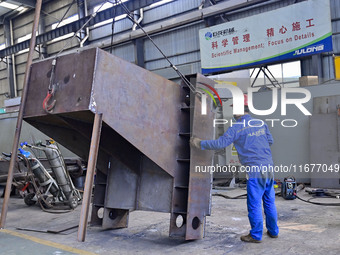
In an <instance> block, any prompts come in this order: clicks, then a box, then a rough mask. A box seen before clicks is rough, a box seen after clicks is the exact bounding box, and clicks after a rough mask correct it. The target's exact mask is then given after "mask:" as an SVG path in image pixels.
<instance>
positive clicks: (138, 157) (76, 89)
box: [24, 48, 213, 240]
mask: <svg viewBox="0 0 340 255" xmlns="http://www.w3.org/2000/svg"><path fill="white" fill-rule="evenodd" d="M53 61H54V59H47V60H44V61H41V62H37V63H35V64H33V65H32V69H31V72H30V83H29V85H28V92H27V101H26V108H25V111H24V119H25V121H27V122H28V123H30V124H31V125H33V126H34V127H36V128H37V129H39V130H41V131H42V132H44V133H46V134H47V135H49V136H51V137H53V138H54V139H55V140H56V141H58V142H59V143H60V144H62V145H64V146H65V147H67V148H68V149H70V150H71V151H73V152H74V153H76V154H77V155H79V156H80V157H82V158H88V154H89V153H88V151H89V147H90V142H91V132H92V125H93V122H94V116H95V115H96V116H97V114H100V115H101V116H100V118H102V127H101V138H100V144H99V147H98V149H99V150H98V161H97V173H96V177H95V189H94V200H93V207H92V217H91V222H92V224H101V225H102V226H103V227H104V228H121V227H127V223H128V215H129V211H131V210H150V211H159V212H170V213H171V219H170V235H171V236H181V237H185V239H187V240H190V239H199V238H202V237H203V235H204V234H203V232H204V225H205V216H206V215H209V214H210V187H211V176H210V174H209V173H199V172H196V171H195V165H210V164H211V160H212V154H211V153H210V152H203V151H199V150H196V149H190V147H189V138H190V136H191V135H195V136H198V137H206V136H207V134H211V135H212V134H213V126H212V125H208V123H209V124H211V123H212V118H213V112H212V111H208V114H207V115H201V113H200V112H201V110H200V98H199V97H198V96H195V97H192V99H191V101H192V104H191V106H190V105H188V102H187V103H185V101H188V100H186V98H187V97H188V95H189V94H190V93H189V90H188V88H187V87H181V86H180V85H178V84H176V83H173V82H171V81H169V80H166V79H165V78H163V77H161V76H158V75H155V74H153V73H151V72H149V71H147V70H145V69H142V68H140V67H138V66H136V65H134V64H131V63H128V62H126V61H124V60H121V59H119V58H117V57H114V56H113V55H111V54H109V53H106V52H105V51H102V50H99V49H96V48H93V49H89V50H84V51H79V52H76V53H72V54H69V55H64V56H61V57H58V58H57V59H56V65H55V68H54V71H53V68H52V63H53ZM51 75H52V77H53V78H52V83H53V86H54V93H53V98H50V100H49V101H48V102H47V106H51V107H50V108H49V107H47V108H46V107H45V110H44V109H43V108H44V107H43V101H44V98H45V96H46V92H47V90H48V87H49V84H50V77H51ZM196 79H198V80H199V81H200V82H205V83H210V84H211V85H213V84H212V82H211V81H210V80H209V79H207V78H205V77H203V76H201V75H198V76H197V77H196ZM54 100H55V101H54ZM51 102H54V103H53V104H50V103H51ZM209 102H210V101H209ZM208 105H209V106H211V105H212V104H211V102H210V104H208ZM45 106H46V104H45ZM190 110H191V112H192V113H193V114H192V118H191V123H192V125H191V128H190ZM97 117H98V118H99V116H97ZM98 118H97V119H96V123H97V124H96V128H97V129H99V131H100V124H98V123H99V122H101V121H98ZM94 134H98V132H97V131H96V132H95V131H94ZM99 134H100V132H99ZM99 137H100V136H99ZM206 138H213V137H206ZM93 139H94V138H93V137H92V142H91V146H92V145H93V144H95V141H93ZM93 151H94V152H95V150H93ZM94 155H96V153H94ZM93 160H94V162H95V160H96V159H94V158H90V159H89V162H91V161H92V163H93ZM89 164H90V163H89ZM88 185H91V186H90V187H92V183H89V184H88ZM88 188H89V187H88ZM85 190H86V187H85ZM84 203H86V201H84ZM100 208H103V210H104V214H103V217H102V218H101V217H100V216H99V214H98V211H99V210H100ZM84 210H85V209H84ZM82 213H85V211H84V212H83V211H82ZM178 217H182V218H183V219H184V221H183V224H181V225H178V224H177V225H176V220H178V219H177V218H178ZM85 220H86V217H85Z"/></svg>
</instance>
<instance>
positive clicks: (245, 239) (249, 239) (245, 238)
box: [241, 234, 262, 243]
mask: <svg viewBox="0 0 340 255" xmlns="http://www.w3.org/2000/svg"><path fill="white" fill-rule="evenodd" d="M241 241H243V242H247V243H261V242H262V241H261V240H256V239H254V238H253V237H252V236H251V235H250V234H248V235H246V236H241Z"/></svg>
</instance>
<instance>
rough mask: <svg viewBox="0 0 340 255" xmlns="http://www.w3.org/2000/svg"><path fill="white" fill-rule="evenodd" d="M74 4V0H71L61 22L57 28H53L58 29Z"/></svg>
mask: <svg viewBox="0 0 340 255" xmlns="http://www.w3.org/2000/svg"><path fill="white" fill-rule="evenodd" d="M75 2H76V0H73V1H72V3H70V5H69V7H68V8H67V10H66V12H65V13H64V15H63V17H62V18H61V20H60V21H59V23H58V24H57V26H56V27H55V29H56V28H58V27H59V25H60V24H61V23H62V22H63V20H64V18H65V17H66V15H67V13H68V12H69V11H70V10H71V7H72V6H73V4H74V3H75Z"/></svg>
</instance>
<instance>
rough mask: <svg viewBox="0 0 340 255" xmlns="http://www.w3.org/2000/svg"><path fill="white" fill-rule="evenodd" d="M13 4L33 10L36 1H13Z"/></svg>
mask: <svg viewBox="0 0 340 255" xmlns="http://www.w3.org/2000/svg"><path fill="white" fill-rule="evenodd" d="M13 2H16V3H18V4H22V5H25V6H27V7H30V8H35V4H36V2H37V1H36V0H14V1H13Z"/></svg>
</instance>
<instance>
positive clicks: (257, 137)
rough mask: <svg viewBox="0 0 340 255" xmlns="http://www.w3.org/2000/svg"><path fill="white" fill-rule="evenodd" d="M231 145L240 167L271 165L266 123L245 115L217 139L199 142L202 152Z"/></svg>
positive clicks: (269, 139) (268, 133)
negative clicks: (233, 147) (234, 149)
mask: <svg viewBox="0 0 340 255" xmlns="http://www.w3.org/2000/svg"><path fill="white" fill-rule="evenodd" d="M249 121H250V122H249ZM249 124H250V125H249ZM232 143H234V145H235V148H236V150H237V153H238V155H239V158H240V162H241V164H242V165H245V166H261V165H273V159H272V154H271V150H270V145H272V144H273V137H272V135H271V134H270V132H269V129H268V126H267V124H266V123H264V122H261V121H259V120H255V119H253V118H252V117H251V116H250V115H249V114H246V115H244V116H242V117H241V118H239V119H238V120H237V121H236V122H234V123H233V125H232V126H231V127H229V128H228V130H227V131H226V132H225V133H224V134H223V135H222V136H220V137H219V138H218V139H216V140H203V141H201V148H202V150H219V149H223V148H225V147H227V146H229V145H230V144H232Z"/></svg>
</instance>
